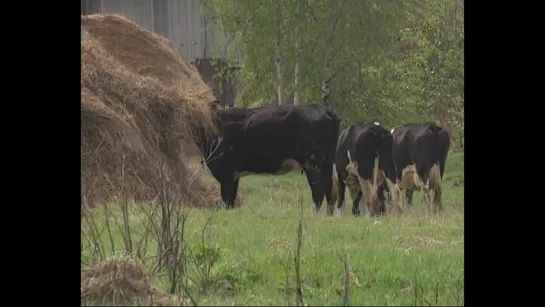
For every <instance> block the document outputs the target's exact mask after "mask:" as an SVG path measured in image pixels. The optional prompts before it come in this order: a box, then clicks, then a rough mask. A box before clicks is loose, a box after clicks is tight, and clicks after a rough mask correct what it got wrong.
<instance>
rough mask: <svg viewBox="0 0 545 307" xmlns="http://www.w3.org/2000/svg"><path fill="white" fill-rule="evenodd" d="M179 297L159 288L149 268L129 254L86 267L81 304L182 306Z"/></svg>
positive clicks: (82, 280)
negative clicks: (128, 255)
mask: <svg viewBox="0 0 545 307" xmlns="http://www.w3.org/2000/svg"><path fill="white" fill-rule="evenodd" d="M181 303H182V302H181V301H180V299H179V298H178V297H176V296H172V295H169V294H168V293H165V292H163V291H160V290H158V289H157V288H156V287H155V285H154V281H153V278H152V276H151V274H150V272H149V270H148V269H147V268H146V267H145V266H144V265H143V264H142V263H141V262H140V261H137V260H135V259H132V258H130V257H127V256H123V257H111V258H108V259H106V260H104V261H102V262H99V263H97V264H96V265H94V266H93V267H91V268H89V269H87V270H85V271H84V272H83V273H82V278H81V305H82V306H83V305H110V306H111V305H114V306H129V305H132V306H174V305H176V306H180V305H184V304H181Z"/></svg>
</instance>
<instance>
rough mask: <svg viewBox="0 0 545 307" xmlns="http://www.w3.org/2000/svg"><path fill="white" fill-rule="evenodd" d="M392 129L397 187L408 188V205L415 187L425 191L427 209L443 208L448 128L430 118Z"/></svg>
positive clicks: (448, 141) (448, 137)
mask: <svg viewBox="0 0 545 307" xmlns="http://www.w3.org/2000/svg"><path fill="white" fill-rule="evenodd" d="M391 133H392V136H393V140H394V146H393V158H394V163H395V166H396V170H397V174H396V177H397V186H398V188H399V189H400V190H398V191H402V190H405V191H406V196H407V201H408V204H409V207H411V206H412V197H413V192H414V190H418V191H422V192H423V194H424V201H425V202H426V204H427V210H428V211H431V212H433V213H435V212H437V211H440V210H442V201H441V193H442V190H441V180H442V178H443V174H444V172H445V161H446V160H447V155H448V151H449V148H450V135H449V133H448V131H447V130H446V129H444V128H442V127H440V126H438V125H436V124H434V123H431V122H428V123H424V124H406V125H402V126H398V127H395V128H393V129H392V130H391ZM391 192H392V191H391ZM394 192H396V191H394ZM392 196H394V195H393V194H392ZM436 209H438V210H436Z"/></svg>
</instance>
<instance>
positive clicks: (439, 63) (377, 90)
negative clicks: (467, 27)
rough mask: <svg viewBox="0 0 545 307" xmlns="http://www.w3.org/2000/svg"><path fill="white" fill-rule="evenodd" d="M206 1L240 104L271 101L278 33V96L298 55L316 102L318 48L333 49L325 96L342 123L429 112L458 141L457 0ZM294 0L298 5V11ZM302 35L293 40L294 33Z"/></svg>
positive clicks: (320, 68)
mask: <svg viewBox="0 0 545 307" xmlns="http://www.w3.org/2000/svg"><path fill="white" fill-rule="evenodd" d="M297 1H298V0H279V1H272V0H252V1H247V0H230V1H225V0H206V1H204V3H203V11H204V12H205V13H206V14H208V15H210V16H214V17H215V18H216V19H217V20H218V24H219V26H220V29H221V30H222V31H223V32H224V33H225V34H226V36H227V37H228V39H229V44H228V48H227V54H225V55H222V56H223V57H226V58H228V59H230V60H231V61H236V62H239V63H240V64H242V69H240V70H238V71H237V78H238V79H239V80H240V81H241V84H243V88H242V89H241V90H240V91H239V92H240V94H239V97H238V98H237V100H238V101H237V103H238V104H239V105H242V106H255V105H256V104H261V103H263V102H274V101H276V94H275V90H276V88H275V85H276V83H277V80H276V73H275V65H274V64H275V63H274V59H275V43H276V40H277V39H279V40H280V50H281V56H282V62H281V65H282V68H283V80H281V82H282V84H283V89H284V91H285V93H284V97H288V98H287V101H288V102H290V101H291V98H290V97H292V96H293V92H294V90H295V88H294V82H293V80H294V67H295V63H296V61H298V62H299V65H300V72H301V75H300V77H299V79H300V84H299V89H300V97H301V102H302V103H303V104H310V103H317V102H318V103H320V101H321V94H322V93H321V86H322V81H323V78H324V56H325V53H326V52H327V51H328V50H331V51H332V54H333V60H332V63H331V66H332V70H333V74H334V78H333V80H332V84H331V89H332V102H333V106H332V107H333V108H334V110H335V111H336V112H337V113H338V114H339V115H340V117H341V118H342V119H343V124H345V125H346V124H349V123H353V122H360V121H379V122H381V123H383V124H384V125H386V126H394V125H399V124H402V123H408V122H419V121H425V120H433V121H435V122H437V123H439V124H441V125H445V126H447V127H449V128H450V129H451V131H452V132H453V137H454V145H455V146H462V147H463V121H464V114H463V113H464V108H463V105H464V25H463V6H461V5H460V2H459V1H457V0H422V1H418V2H404V1H391V0H380V1H379V0H366V1H361V0H299V2H297ZM297 4H299V7H298V10H297V9H296V8H297ZM297 38H299V39H300V45H299V48H295V45H296V44H295V41H296V40H297Z"/></svg>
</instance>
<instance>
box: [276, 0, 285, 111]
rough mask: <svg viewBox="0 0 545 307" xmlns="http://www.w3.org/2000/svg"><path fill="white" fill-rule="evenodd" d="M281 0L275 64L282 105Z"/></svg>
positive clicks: (278, 9) (278, 7)
mask: <svg viewBox="0 0 545 307" xmlns="http://www.w3.org/2000/svg"><path fill="white" fill-rule="evenodd" d="M279 2H280V1H278V2H277V4H276V5H277V15H276V16H277V18H278V19H277V20H278V22H277V24H276V26H277V31H276V61H275V65H276V91H277V95H278V97H277V98H278V105H282V104H284V98H283V91H284V89H283V88H282V81H283V77H282V57H281V54H280V43H281V42H280V40H281V33H280V27H281V26H282V23H281V16H280V13H281V12H280V3H279Z"/></svg>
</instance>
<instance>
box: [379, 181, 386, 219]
mask: <svg viewBox="0 0 545 307" xmlns="http://www.w3.org/2000/svg"><path fill="white" fill-rule="evenodd" d="M384 186H385V184H384V183H382V184H380V185H379V186H378V191H377V193H378V213H379V214H385V213H386V197H385V196H384V191H385V190H386V188H385V187H384Z"/></svg>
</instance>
